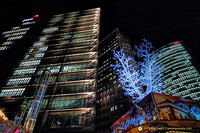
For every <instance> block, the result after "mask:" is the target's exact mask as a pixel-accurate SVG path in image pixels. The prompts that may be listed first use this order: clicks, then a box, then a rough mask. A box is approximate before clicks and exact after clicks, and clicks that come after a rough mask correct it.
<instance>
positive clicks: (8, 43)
mask: <svg viewBox="0 0 200 133" xmlns="http://www.w3.org/2000/svg"><path fill="white" fill-rule="evenodd" d="M13 43H14V42H13V41H7V42H4V43H3V44H2V45H11V44H13Z"/></svg>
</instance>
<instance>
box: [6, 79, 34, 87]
mask: <svg viewBox="0 0 200 133" xmlns="http://www.w3.org/2000/svg"><path fill="white" fill-rule="evenodd" d="M30 80H31V77H28V78H17V79H9V80H8V82H7V84H6V85H14V84H28V83H29V81H30Z"/></svg>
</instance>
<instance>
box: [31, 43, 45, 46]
mask: <svg viewBox="0 0 200 133" xmlns="http://www.w3.org/2000/svg"><path fill="white" fill-rule="evenodd" d="M42 45H44V42H36V43H34V44H33V46H42Z"/></svg>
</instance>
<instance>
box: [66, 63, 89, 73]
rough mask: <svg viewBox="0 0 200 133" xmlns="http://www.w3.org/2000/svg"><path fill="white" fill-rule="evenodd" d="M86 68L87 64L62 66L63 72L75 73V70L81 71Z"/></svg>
mask: <svg viewBox="0 0 200 133" xmlns="http://www.w3.org/2000/svg"><path fill="white" fill-rule="evenodd" d="M87 68H88V64H79V65H68V66H64V69H63V71H64V72H66V71H76V70H82V69H87Z"/></svg>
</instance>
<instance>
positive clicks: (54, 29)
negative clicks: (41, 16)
mask: <svg viewBox="0 0 200 133" xmlns="http://www.w3.org/2000/svg"><path fill="white" fill-rule="evenodd" d="M57 30H58V27H50V28H46V29H44V30H43V31H42V32H43V33H47V32H54V31H57Z"/></svg>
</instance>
